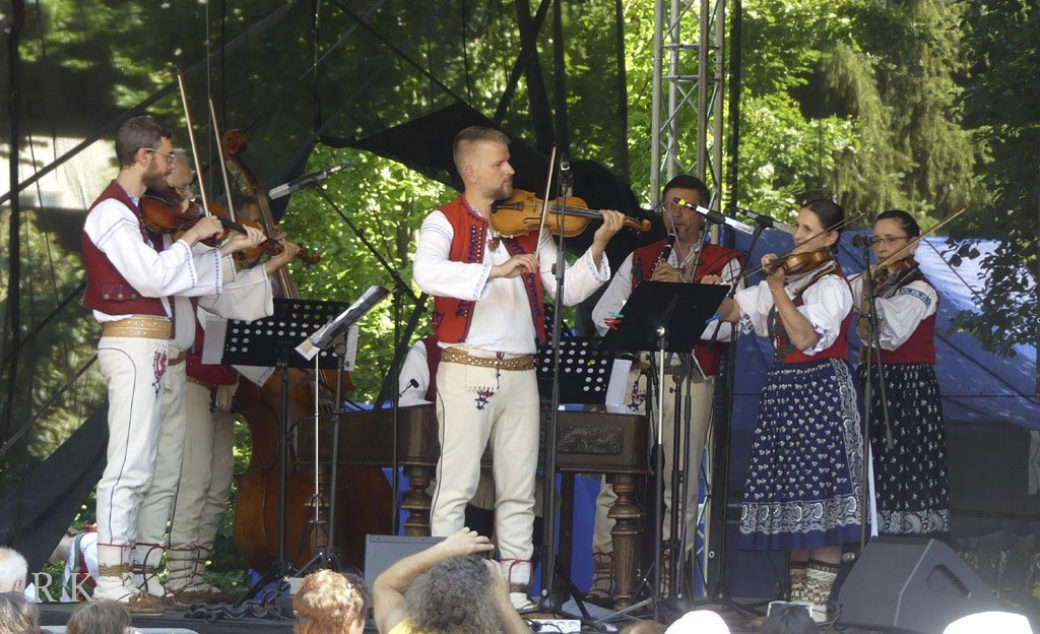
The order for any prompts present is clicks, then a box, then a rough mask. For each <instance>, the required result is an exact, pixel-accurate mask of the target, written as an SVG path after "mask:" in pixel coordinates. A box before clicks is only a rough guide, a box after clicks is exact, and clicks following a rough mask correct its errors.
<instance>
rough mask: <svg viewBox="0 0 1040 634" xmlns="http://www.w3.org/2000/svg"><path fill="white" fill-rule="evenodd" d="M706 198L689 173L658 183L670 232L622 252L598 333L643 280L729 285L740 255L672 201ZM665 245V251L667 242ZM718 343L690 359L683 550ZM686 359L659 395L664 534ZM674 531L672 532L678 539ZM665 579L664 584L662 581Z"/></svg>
mask: <svg viewBox="0 0 1040 634" xmlns="http://www.w3.org/2000/svg"><path fill="white" fill-rule="evenodd" d="M710 199H711V196H710V194H709V192H708V188H707V187H706V186H705V185H704V183H703V182H702V181H701V179H699V178H697V177H696V176H692V175H690V174H681V175H679V176H676V177H675V178H673V179H671V180H670V181H668V183H667V184H665V186H664V194H663V198H662V201H663V205H664V210H665V211H664V220H665V225H666V226H667V228H668V233H669V236H670V238H668V239H666V240H658V241H657V242H654V243H652V244H649V245H647V246H644V247H641V248H639V249H636V250H635V251H634V252H633V253H632V254H630V255H629V256H628V258H627V259H626V260H625V262H624V263H623V264H622V265H621V268H620V269H618V272H617V274H616V275H615V276H614V279H613V280H611V282H610V286H608V287H607V290H606V292H604V293H603V297H602V298H600V300H599V302H598V303H597V304H596V308H595V309H594V310H593V311H592V319H593V321H594V322H595V324H596V328H597V330H598V331H599V333H600V334H601V335H602V334H606V331H607V329H608V325H607V322H608V320H610V319H611V316H612V315H615V314H617V313H620V312H622V311H623V307H624V305H625V303H626V302H627V301H628V298H629V296H631V294H632V291H633V290H635V287H636V286H638V285H639V284H640V282H642V281H643V280H651V281H654V282H675V283H690V282H700V281H701V280H702V279H703V278H704V277H705V276H712V275H720V276H721V278H722V280H724V281H725V283H727V284H732V283H734V281H735V280H736V278H737V276H738V275H739V274H740V259H739V258H740V254H739V253H737V252H736V251H734V250H732V249H727V248H724V247H721V246H718V245H714V244H710V243H708V242H707V241H705V240H704V235H703V234H702V233H701V228H702V217H701V215H700V214H698V213H697V212H696V211H694V210H692V209H690V208H689V207H687V206H685V205H681V204H679V203H678V202H677V201H678V200H684V201H686V202H688V203H693V204H696V205H700V206H707V205H708V204H709V202H710ZM669 243H671V244H672V248H671V249H669V248H668V247H667V246H666V244H669ZM713 331H714V328H709V329H707V330H706V332H705V334H704V335H703V336H702V339H703V340H704V341H705V342H710V340H711V336H712V333H713ZM732 337H733V328H732V326H731V325H730V324H723V325H722V327H721V329H720V331H719V335H718V338H717V341H721V342H727V341H731V340H732ZM720 352H721V348H720V346H717V345H716V346H710V345H709V344H708V343H701V344H698V345H697V346H696V348H695V350H694V359H693V360H692V366H691V367H692V375H691V377H690V378H691V381H690V382H689V385H690V390H691V407H690V412H689V414H690V444H689V452H688V453H687V463H688V465H689V468H688V469H687V471H686V480H687V482H688V483H689V486H688V487H687V500H686V504H685V506H684V508H685V509H686V523H687V525H686V529H685V530H684V531H681V532H682V534H683V535H685V536H686V537H687V541H686V544H685V545H686V552H689V551H690V549H692V548H693V544H694V539H693V538H694V533H695V530H696V525H695V518H696V511H697V501H698V499H699V497H700V482H699V474H700V466H701V453H702V452H703V450H704V439H705V436H706V435H707V432H708V425H709V422H710V420H711V410H712V401H713V395H714V385H715V383H714V379H715V375H716V374H717V373H718V369H719V359H720V357H721V355H720ZM684 367H685V363H684V362H683V359H682V357H681V356H680V355H673V357H672V359H671V361H670V363H669V365H668V367H667V368H665V373H666V374H667V375H668V376H669V377H670V379H671V380H668V387H669V391H668V394H667V395H666V396H665V399H664V408H663V409H664V412H663V415H664V430H663V439H664V447H663V450H664V456H665V472H664V474H663V478H664V503H665V516H664V539H665V541H668V540H669V539H670V538H671V537H672V535H671V513H672V497H673V494H672V473H673V469H674V465H673V464H672V463H673V460H672V456H673V455H674V454H673V450H674V447H675V433H674V431H675V421H676V419H677V417H678V419H679V420H685V412H683V411H682V408H676V404H675V396H674V395H675V393H676V388H677V385H678V384H679V383H680V381H681V379H682V378H683V372H682V370H681V368H684ZM649 371H650V366H649V363H648V362H647V360H646V359H645V358H643V359H640V361H639V362H637V363H635V364H633V367H632V371H631V373H630V376H629V383H628V384H629V386H631V387H630V389H629V390H628V393H629V400H628V403H627V405H628V407H629V408H630V409H631V411H632V412H643V411H644V409H645V405H646V400H647V398H648V393H647V381H648V378H649V377H648V374H649ZM616 497H617V496H616V495H614V490H613V488H612V487H611V486H610V485H609V484H607V483H606V481H605V480H604V482H603V483H602V484H601V486H600V494H599V497H598V498H597V499H596V521H595V530H594V533H593V542H592V555H593V559H594V560H595V569H594V572H593V578H592V588H590V590H589V595H588V596H589V598H590V599H591V600H593V601H594V602H596V603H601V604H609V603H612V602H613V595H614V590H613V589H614V584H615V574H614V572H615V571H614V565H613V551H614V547H613V541H612V539H611V536H610V530H611V528H612V527H613V526H614V520H611V519H610V518H608V517H607V512H608V511H609V510H610V507H611V505H612V504H613V503H614V500H615V499H616ZM679 537H680V536H678V535H677V536H676V539H679ZM664 585H666V586H667V585H668V584H667V583H665V584H664Z"/></svg>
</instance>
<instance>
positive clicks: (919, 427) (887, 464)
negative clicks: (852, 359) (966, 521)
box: [859, 363, 950, 537]
mask: <svg viewBox="0 0 1040 634" xmlns="http://www.w3.org/2000/svg"><path fill="white" fill-rule="evenodd" d="M873 374H874V388H873V390H872V395H871V401H872V408H871V412H872V413H871V429H870V449H871V451H872V452H873V459H874V488H875V495H876V496H877V512H878V533H880V534H882V535H921V536H929V537H938V536H942V535H944V534H948V533H949V532H950V495H949V477H948V475H947V474H948V471H947V466H946V424H945V422H944V421H943V413H942V401H941V400H940V395H939V383H938V381H936V378H935V368H934V367H933V366H932V365H931V364H929V363H899V364H889V365H886V366H885V395H886V396H887V397H888V404H889V406H888V417H889V424H890V425H891V427H892V446H891V447H890V446H889V444H888V441H887V439H886V436H887V434H886V430H885V414H884V411H883V410H882V408H881V390H880V386H879V382H878V374H877V370H876V368H875V369H874V372H873ZM866 375H867V373H866V368H865V367H864V366H860V367H859V378H860V385H864V386H865V381H866Z"/></svg>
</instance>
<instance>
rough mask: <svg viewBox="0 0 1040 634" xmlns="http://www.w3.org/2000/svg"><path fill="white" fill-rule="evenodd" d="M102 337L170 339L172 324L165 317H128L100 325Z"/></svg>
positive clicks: (171, 336)
mask: <svg viewBox="0 0 1040 634" xmlns="http://www.w3.org/2000/svg"><path fill="white" fill-rule="evenodd" d="M101 336H103V337H137V338H139V339H171V338H173V324H172V323H171V322H170V320H169V319H166V318H165V317H130V318H129V319H120V320H119V321H106V322H104V323H103V324H101Z"/></svg>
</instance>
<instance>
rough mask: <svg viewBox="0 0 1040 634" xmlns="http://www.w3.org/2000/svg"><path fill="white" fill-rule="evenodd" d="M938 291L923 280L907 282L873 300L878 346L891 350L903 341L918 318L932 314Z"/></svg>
mask: <svg viewBox="0 0 1040 634" xmlns="http://www.w3.org/2000/svg"><path fill="white" fill-rule="evenodd" d="M937 304H938V295H936V293H935V289H934V288H932V286H931V285H930V284H928V283H927V282H922V281H920V280H918V281H915V282H911V283H909V284H907V285H906V286H904V287H902V288H900V289H899V290H898V291H896V294H895V295H893V296H892V297H889V298H888V299H878V300H877V310H878V317H879V326H880V328H879V330H880V331H881V348H882V349H883V350H895V349H896V348H898V347H899V346H901V345H903V344H904V343H906V341H907V340H908V339H909V338H910V336H911V335H912V334H914V331H915V330H917V327H918V326H920V325H921V322H922V321H924V320H925V319H927V318H928V317H931V316H932V315H934V314H935V310H936V305H937Z"/></svg>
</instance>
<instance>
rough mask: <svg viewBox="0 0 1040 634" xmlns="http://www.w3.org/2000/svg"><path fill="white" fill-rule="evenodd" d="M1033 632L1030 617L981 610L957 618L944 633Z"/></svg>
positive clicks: (1007, 633)
mask: <svg viewBox="0 0 1040 634" xmlns="http://www.w3.org/2000/svg"><path fill="white" fill-rule="evenodd" d="M990 632H1000V634H1033V630H1032V628H1031V627H1030V626H1029V619H1027V618H1026V617H1024V616H1022V615H1021V614H1012V613H1011V612H979V613H978V614H971V615H968V616H965V617H962V618H959V619H957V620H956V621H954V622H953V623H950V624H949V625H947V626H946V629H945V630H943V634H990Z"/></svg>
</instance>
